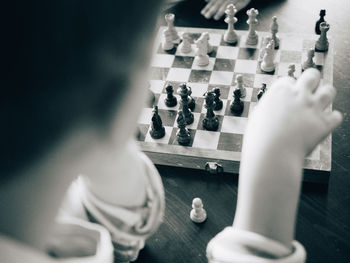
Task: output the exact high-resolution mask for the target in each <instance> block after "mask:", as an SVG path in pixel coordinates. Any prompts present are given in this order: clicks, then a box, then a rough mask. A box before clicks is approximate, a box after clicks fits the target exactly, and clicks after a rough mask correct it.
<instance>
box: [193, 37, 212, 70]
mask: <svg viewBox="0 0 350 263" xmlns="http://www.w3.org/2000/svg"><path fill="white" fill-rule="evenodd" d="M195 43H196V46H197V52H196V57H195V60H196V63H197V65H198V66H200V67H205V66H207V65H208V64H209V56H208V43H207V41H206V39H205V38H203V37H200V38H198V39H197V40H196V42H195Z"/></svg>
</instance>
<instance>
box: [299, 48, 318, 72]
mask: <svg viewBox="0 0 350 263" xmlns="http://www.w3.org/2000/svg"><path fill="white" fill-rule="evenodd" d="M314 56H315V50H314V49H312V48H311V49H309V51H308V52H307V58H306V60H305V61H304V63H303V65H302V67H303V70H305V69H308V68H314V67H316V65H315V62H314Z"/></svg>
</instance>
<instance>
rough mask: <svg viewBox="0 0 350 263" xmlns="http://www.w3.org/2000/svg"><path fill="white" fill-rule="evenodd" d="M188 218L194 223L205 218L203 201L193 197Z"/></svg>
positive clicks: (200, 221)
mask: <svg viewBox="0 0 350 263" xmlns="http://www.w3.org/2000/svg"><path fill="white" fill-rule="evenodd" d="M190 218H191V220H192V221H193V222H195V223H202V222H204V221H205V220H206V219H207V212H206V211H205V209H204V208H203V202H202V200H201V199H200V198H198V197H196V198H194V199H193V201H192V210H191V213H190Z"/></svg>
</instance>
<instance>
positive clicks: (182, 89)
mask: <svg viewBox="0 0 350 263" xmlns="http://www.w3.org/2000/svg"><path fill="white" fill-rule="evenodd" d="M177 93H178V94H179V95H180V97H181V101H180V103H181V106H180V108H181V109H182V112H183V114H184V117H185V120H186V123H187V124H191V123H193V121H194V116H193V113H192V112H191V109H189V107H188V104H189V103H190V101H189V93H190V89H188V88H187V86H186V84H181V85H180V86H179V88H178V90H177Z"/></svg>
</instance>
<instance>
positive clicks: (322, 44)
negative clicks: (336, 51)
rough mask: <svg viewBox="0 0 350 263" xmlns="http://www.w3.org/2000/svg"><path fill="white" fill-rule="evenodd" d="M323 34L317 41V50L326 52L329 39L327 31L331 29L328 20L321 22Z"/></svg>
mask: <svg viewBox="0 0 350 263" xmlns="http://www.w3.org/2000/svg"><path fill="white" fill-rule="evenodd" d="M320 30H321V35H320V38H319V39H318V40H317V41H316V45H315V48H316V50H317V51H321V52H325V51H327V50H328V46H329V43H328V39H327V31H328V30H329V24H328V23H327V22H322V23H321V24H320Z"/></svg>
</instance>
